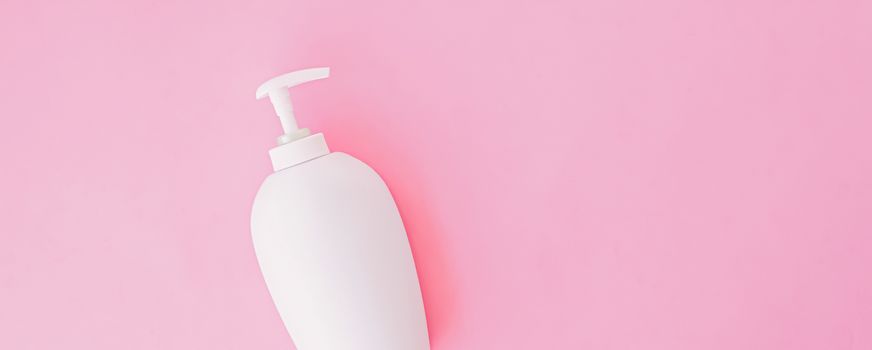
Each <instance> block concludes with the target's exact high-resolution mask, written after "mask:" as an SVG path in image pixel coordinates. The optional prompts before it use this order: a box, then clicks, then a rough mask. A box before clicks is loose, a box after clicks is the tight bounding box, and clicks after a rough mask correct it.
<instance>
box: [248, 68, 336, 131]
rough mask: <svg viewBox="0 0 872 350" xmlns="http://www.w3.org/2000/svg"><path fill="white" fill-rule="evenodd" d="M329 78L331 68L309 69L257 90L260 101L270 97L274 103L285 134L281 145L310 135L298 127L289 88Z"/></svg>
mask: <svg viewBox="0 0 872 350" xmlns="http://www.w3.org/2000/svg"><path fill="white" fill-rule="evenodd" d="M329 76H330V68H329V67H321V68H309V69H303V70H298V71H294V72H290V73H287V74H283V75H280V76H277V77H275V78H272V79H270V80H268V81H267V82H265V83H263V84H261V85H260V87H258V88H257V93H256V97H257V99H258V100H259V99H261V98H263V97H264V96H267V95H269V101H270V102H272V104H273V108H275V110H276V114H277V115H278V116H279V120H280V121H281V123H282V130H284V132H285V134H284V135H282V136H280V137H279V140H278V141H279V144H284V143H288V142H291V141H293V140H296V139H298V138H301V137H304V136H308V135H309V130H308V129H300V128H299V127H297V120H296V119H294V106H293V104H291V95H290V94H289V93H288V88H291V87H294V86H297V85H300V84H302V83H305V82H310V81H312V80H318V79H324V78H327V77H329Z"/></svg>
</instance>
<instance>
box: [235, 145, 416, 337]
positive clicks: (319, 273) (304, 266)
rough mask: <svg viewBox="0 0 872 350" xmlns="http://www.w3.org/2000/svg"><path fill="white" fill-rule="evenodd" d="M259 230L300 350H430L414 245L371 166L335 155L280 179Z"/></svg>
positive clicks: (271, 180) (260, 199)
mask: <svg viewBox="0 0 872 350" xmlns="http://www.w3.org/2000/svg"><path fill="white" fill-rule="evenodd" d="M251 230H252V238H253V241H254V247H255V251H256V253H257V257H258V261H259V263H260V267H261V270H262V272H263V274H264V279H265V280H266V283H267V286H268V288H269V291H270V294H271V295H272V297H273V301H274V302H275V305H276V307H277V308H278V310H279V313H280V315H281V317H282V320H283V321H284V323H285V326H286V328H287V329H288V332H289V333H290V334H291V337H292V338H293V340H294V343H295V345H296V346H297V349H298V350H345V349H348V350H352V349H354V350H428V349H429V340H428V335H427V324H426V319H425V315H424V306H423V302H422V300H421V291H420V287H419V285H418V279H417V273H416V271H415V265H414V261H413V259H412V254H411V250H410V248H409V242H408V237H407V236H406V232H405V228H404V227H403V223H402V220H401V219H400V216H399V212H398V211H397V207H396V204H395V203H394V200H393V198H392V197H391V194H390V192H389V191H388V189H387V186H386V185H385V184H384V182H383V181H382V179H381V178H380V177H379V176H378V174H376V173H375V171H373V170H372V169H371V168H370V167H369V166H367V165H366V164H364V163H363V162H361V161H359V160H357V159H355V158H353V157H351V156H349V155H347V154H344V153H340V152H334V153H329V154H327V155H324V156H321V157H318V158H315V159H312V160H309V161H306V162H304V163H301V164H297V165H295V166H292V167H289V168H286V169H283V170H280V171H277V172H275V173H273V174H272V175H270V176H269V177H267V179H266V180H265V181H264V183H263V185H262V186H261V188H260V190H259V191H258V194H257V197H256V199H255V202H254V207H253V209H252V216H251Z"/></svg>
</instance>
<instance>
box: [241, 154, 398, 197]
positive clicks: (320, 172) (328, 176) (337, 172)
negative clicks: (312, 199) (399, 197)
mask: <svg viewBox="0 0 872 350" xmlns="http://www.w3.org/2000/svg"><path fill="white" fill-rule="evenodd" d="M355 186H357V187H359V186H378V187H382V186H385V184H384V181H382V179H381V177H380V176H379V175H378V174H377V173H376V172H375V170H373V169H372V168H371V167H370V166H369V165H367V164H366V163H364V162H362V161H360V160H358V159H357V158H355V157H353V156H351V155H349V154H347V153H343V152H331V153H329V154H327V155H324V156H322V157H318V158H315V159H312V160H310V161H307V162H304V163H301V164H298V165H295V166H292V167H290V168H285V169H282V170H279V171H276V172H274V173H272V174H270V175H269V176H267V178H266V179H265V180H264V182H263V184H262V185H261V188H260V191H258V196H260V195H261V194H262V193H263V192H265V191H273V190H275V191H281V192H284V191H296V192H317V191H324V190H330V191H333V190H349V189H353V187H355Z"/></svg>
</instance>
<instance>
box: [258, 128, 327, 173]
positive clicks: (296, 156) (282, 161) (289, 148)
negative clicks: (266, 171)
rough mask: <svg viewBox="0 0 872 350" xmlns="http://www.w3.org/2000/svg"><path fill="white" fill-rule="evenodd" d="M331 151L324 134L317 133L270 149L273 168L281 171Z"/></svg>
mask: <svg viewBox="0 0 872 350" xmlns="http://www.w3.org/2000/svg"><path fill="white" fill-rule="evenodd" d="M328 153H330V149H329V148H327V141H325V140H324V134H322V133H317V134H314V135H309V136H306V137H303V138H301V139H297V140H294V141H291V142H289V143H286V144H283V145H279V146H276V147H274V148H272V149H270V150H269V158H270V159H271V160H272V165H273V170H274V171H279V170H282V169H286V168H290V167H292V166H294V165H297V164H300V163H303V162H306V161H309V160H312V159H315V158H318V157H320V156H324V155H327V154H328Z"/></svg>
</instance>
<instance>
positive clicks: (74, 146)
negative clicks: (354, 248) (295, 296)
mask: <svg viewBox="0 0 872 350" xmlns="http://www.w3.org/2000/svg"><path fill="white" fill-rule="evenodd" d="M534 3H535V4H534ZM0 16H2V17H0V44H2V54H0V116H2V127H0V159H2V163H3V166H2V173H0V176H2V181H0V196H2V197H0V198H2V199H0V216H2V220H0V349H288V348H290V347H291V346H292V345H291V339H290V338H289V337H288V335H287V334H286V332H285V330H284V328H283V326H282V324H281V321H280V320H279V316H278V314H277V312H276V311H275V310H274V309H273V306H272V304H271V301H270V299H269V295H268V293H267V290H266V288H265V285H264V283H263V280H262V279H261V276H260V272H259V270H258V267H257V264H256V260H255V256H254V253H253V250H252V245H251V241H250V236H249V212H250V205H251V202H252V199H253V197H254V194H255V191H256V190H257V188H258V186H259V184H260V182H261V180H262V179H263V178H264V177H265V176H267V175H268V174H269V173H270V171H271V170H270V164H269V159H268V158H267V153H266V152H267V150H268V149H269V148H270V147H271V146H272V145H273V142H274V138H275V137H276V136H278V134H279V130H280V128H279V124H278V121H277V120H276V118H275V117H274V116H273V113H272V109H271V107H270V106H269V103H267V102H265V101H255V100H254V91H255V88H256V87H257V86H258V85H259V84H260V83H261V82H262V81H264V80H266V79H268V78H270V77H272V76H274V75H277V74H279V73H283V72H286V71H290V70H293V69H298V68H304V67H312V66H318V65H329V66H331V67H332V68H333V77H331V78H330V79H328V80H326V81H324V82H318V83H316V84H312V85H309V86H306V87H303V88H299V89H297V90H296V91H295V92H294V93H293V94H294V96H295V102H296V104H297V107H298V108H297V110H298V112H299V115H300V118H299V119H300V122H301V124H302V125H304V126H307V127H309V128H311V129H313V130H315V131H323V132H324V133H325V134H326V136H327V139H328V142H329V143H330V145H331V147H332V148H333V149H334V150H340V151H345V152H348V153H350V154H352V155H355V156H357V157H358V158H360V159H362V160H364V161H365V162H367V163H369V164H370V165H372V166H373V167H374V168H375V169H377V170H378V171H379V172H380V173H381V174H382V176H383V177H384V178H385V180H386V181H387V183H388V185H389V186H390V188H391V189H392V191H393V193H394V195H395V197H396V200H397V202H398V204H399V206H400V209H401V212H402V215H403V216H404V218H405V220H406V226H407V228H408V231H409V237H410V239H411V243H412V248H413V250H414V254H415V258H416V260H417V264H418V270H419V273H420V278H421V283H422V287H423V293H424V301H425V304H426V307H427V313H428V318H429V326H430V331H431V333H432V344H433V349H435V350H451V349H869V348H872V271H870V270H872V269H870V267H872V65H870V62H872V22H870V18H872V2H870V1H825V0H817V1H775V0H764V1H759V0H754V1H750V0H749V1H732V0H716V1H693V0H662V1H647V0H617V1H615V0H584V1H563V2H539V1H536V2H534V1H529V2H527V3H526V4H524V3H522V2H506V1H461V0H451V1H438V2H410V1H388V0H376V1H368V2H354V1H333V0H327V1H309V2H304V1H238V2H229V1H187V2H181V1H179V2H169V1H168V2H155V1H109V0H106V1H92V0H86V1H23V0H22V1H14V0H13V1H10V0H6V1H3V2H2V3H0Z"/></svg>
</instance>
